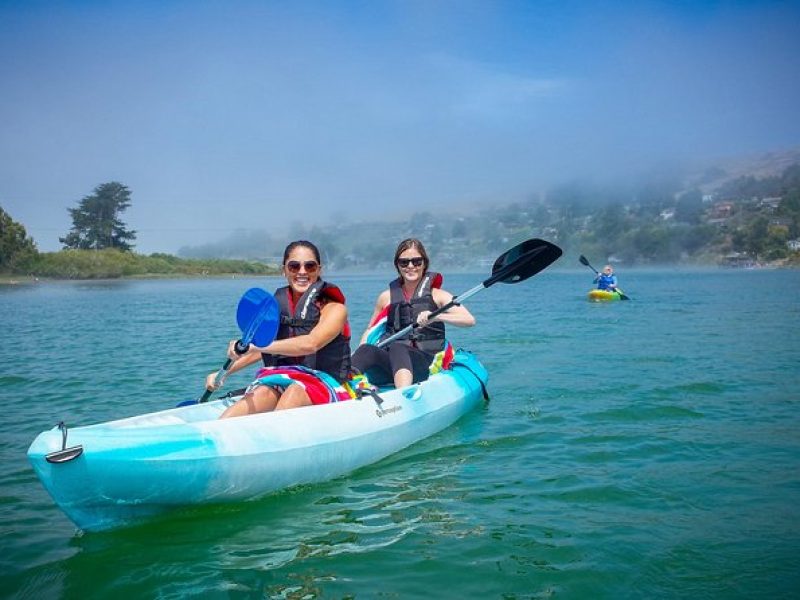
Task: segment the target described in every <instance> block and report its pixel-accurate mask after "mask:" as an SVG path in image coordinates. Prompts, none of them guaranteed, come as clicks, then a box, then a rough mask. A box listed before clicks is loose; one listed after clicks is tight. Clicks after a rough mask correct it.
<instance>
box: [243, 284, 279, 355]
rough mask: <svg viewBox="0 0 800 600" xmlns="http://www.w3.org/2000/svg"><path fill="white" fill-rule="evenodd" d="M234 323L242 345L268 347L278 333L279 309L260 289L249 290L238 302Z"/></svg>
mask: <svg viewBox="0 0 800 600" xmlns="http://www.w3.org/2000/svg"><path fill="white" fill-rule="evenodd" d="M236 323H237V324H238V325H239V329H241V330H242V343H243V344H255V345H256V346H261V347H263V346H268V345H269V344H270V343H271V342H272V340H274V339H275V335H276V334H277V333H278V326H279V325H280V308H279V307H278V301H277V300H275V297H274V296H273V295H272V294H270V293H269V292H266V291H264V290H262V289H261V288H250V289H249V290H247V291H246V292H245V293H244V295H243V296H242V298H241V300H239V306H238V307H237V309H236Z"/></svg>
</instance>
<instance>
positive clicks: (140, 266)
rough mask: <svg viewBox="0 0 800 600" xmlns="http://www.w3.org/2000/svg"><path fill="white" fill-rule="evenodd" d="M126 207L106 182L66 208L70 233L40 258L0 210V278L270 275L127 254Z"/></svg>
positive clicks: (257, 269) (125, 199) (265, 269)
mask: <svg viewBox="0 0 800 600" xmlns="http://www.w3.org/2000/svg"><path fill="white" fill-rule="evenodd" d="M130 204H131V191H130V190H129V189H128V187H127V186H125V185H123V184H121V183H119V182H116V181H112V182H109V183H103V184H101V185H98V186H97V187H96V188H95V189H94V191H93V192H92V193H91V194H89V195H88V196H85V197H83V198H82V199H81V200H80V201H79V202H78V205H77V207H75V208H70V209H68V211H69V213H70V216H71V217H72V228H71V229H70V230H69V232H68V233H67V234H66V235H65V236H64V237H60V238H59V241H60V242H61V243H62V244H63V249H62V250H61V251H60V252H46V253H40V252H38V251H37V249H36V244H35V243H34V241H33V240H32V239H31V238H30V237H29V236H28V235H27V232H26V231H25V227H24V226H23V225H21V224H20V223H17V222H15V221H14V220H13V219H12V218H11V216H10V215H9V214H8V213H6V212H5V211H4V210H3V209H2V207H0V273H8V274H25V275H33V276H36V277H50V278H56V279H108V278H117V277H129V276H148V275H151V276H155V275H191V276H198V275H220V274H226V273H242V274H252V275H271V274H275V272H276V269H274V268H273V267H270V266H268V265H265V264H263V263H260V262H257V261H247V260H219V259H205V260H200V259H181V258H178V257H176V256H172V255H169V254H162V253H156V254H150V255H149V256H143V255H139V254H136V253H134V252H133V247H134V246H133V242H134V241H135V240H136V231H134V230H131V229H128V227H127V225H126V224H125V223H124V222H123V221H122V218H121V214H122V213H123V212H125V210H126V209H127V208H129V207H130Z"/></svg>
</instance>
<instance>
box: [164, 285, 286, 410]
mask: <svg viewBox="0 0 800 600" xmlns="http://www.w3.org/2000/svg"><path fill="white" fill-rule="evenodd" d="M236 324H237V325H238V326H239V329H240V330H241V332H242V337H241V339H239V340H238V341H237V342H236V352H237V353H240V354H244V353H245V352H247V348H248V346H249V345H250V344H255V345H256V346H262V347H263V346H268V345H269V344H270V343H272V340H274V339H275V334H277V333H278V325H279V324H280V308H279V307H278V301H277V300H275V297H274V296H273V295H272V294H270V293H269V292H267V291H264V290H262V289H261V288H250V289H249V290H247V291H246V292H245V293H244V295H243V296H242V297H241V299H240V300H239V305H238V306H237V308H236ZM232 362H233V361H232V360H231V359H230V358H228V359H226V360H225V364H223V365H222V368H221V369H220V370H219V371H218V372H217V375H216V377H215V378H214V379H215V381H217V380H219V379H220V378H221V377H224V376H225V373H226V371H227V370H228V368H229V367H230V366H231V363H232ZM212 393H213V391H212V390H209V389H206V391H205V392H204V393H203V395H202V396H200V399H199V400H197V402H200V403H202V402H207V401H208V399H209V397H210V396H211V394H212ZM194 403H195V401H194V400H187V401H186V402H181V403H180V404H179V405H178V406H185V405H187V404H194Z"/></svg>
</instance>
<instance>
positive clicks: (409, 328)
mask: <svg viewBox="0 0 800 600" xmlns="http://www.w3.org/2000/svg"><path fill="white" fill-rule="evenodd" d="M486 288H487V286H486V285H485V282H484V283H481V284H478V285H476V286H475V287H474V288H472V289H470V290H467V291H466V292H464V293H463V294H461V295H460V296H453V299H452V300H450V302H448V303H447V304H444V305H442V306H440V307H439V308H437V309H436V310H434V311H433V312H431V314H429V315H428V321H431V320H433V318H434V317H437V316H439V315H440V314H442V313H443V312H445V311H448V310H450V309H451V308H453V307H454V306H458V305H459V304H461V302H463V301H464V300H466V299H467V298H471V297H472V296H474V295H475V294H477V293H478V292H480V291H481V290H485V289H486ZM421 327H424V325H420V324H419V323H412V324H411V325H408V326H407V327H403V329H401V330H400V331H398V332H397V333H394V334H392V335H391V336H389V337H388V338H386V339H385V340H381V341H380V342H378V344H377V346H378V348H383V347H384V346H386V345H387V344H391V343H392V342H393V341H395V340H396V339H399V338H401V337H403V336H405V335H407V334H408V333H410V332H411V331H412V330H414V329H419V328H421Z"/></svg>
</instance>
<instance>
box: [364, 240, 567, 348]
mask: <svg viewBox="0 0 800 600" xmlns="http://www.w3.org/2000/svg"><path fill="white" fill-rule="evenodd" d="M544 249H545V248H544V247H537V248H534V249H533V250H529V251H528V252H526V253H524V254H522V255H520V256H519V257H517V259H516V260H514V261H513V262H511V263H510V264H508V265H506V266H505V267H503V268H502V269H499V270H498V271H497V272H496V273H493V274H492V276H491V277H489V278H488V279H486V280H485V281H483V283H479V284H478V285H476V286H475V287H474V288H472V289H469V290H467V291H466V292H464V293H463V294H461V295H460V296H453V299H452V300H450V302H448V303H447V304H444V305H443V306H440V307H439V308H437V309H436V310H434V311H433V312H431V313H430V314H429V315H428V324H430V322H431V320H433V319H434V318H435V317H437V316H439V315H440V314H442V313H443V312H445V311H447V310H450V309H451V308H453V307H454V306H458V305H459V304H461V303H462V302H463V301H464V300H466V299H467V298H471V297H472V296H474V295H475V294H477V293H478V292H480V291H481V290H485V289H486V288H488V287H491V286H493V285H494V284H495V283H497V282H498V281H503V280H505V279H508V278H511V277H512V276H513V275H514V274H515V273H516V272H517V271H519V270H520V269H521V268H522V267H524V266H525V265H527V264H528V263H529V262H531V261H532V260H533V259H534V258H535V257H536V255H538V254H539V253H540V252H542V251H543V250H544ZM560 253H561V251H560V250H559V254H560ZM548 264H549V263H548ZM509 283H513V278H512V281H511V282H509ZM421 327H425V325H420V324H419V323H412V324H411V325H408V326H406V327H404V328H403V329H401V330H400V331H398V332H397V333H394V334H392V335H391V336H389V337H388V338H386V339H385V340H382V341H380V342H379V343H378V344H377V346H378V348H383V347H384V346H386V345H387V344H390V343H392V342H393V341H395V340H396V339H399V338H401V337H404V336H406V335H408V334H409V333H410V332H411V331H413V330H414V329H419V328H421Z"/></svg>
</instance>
